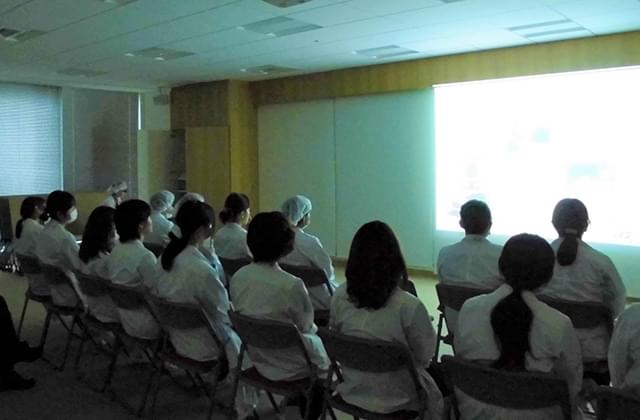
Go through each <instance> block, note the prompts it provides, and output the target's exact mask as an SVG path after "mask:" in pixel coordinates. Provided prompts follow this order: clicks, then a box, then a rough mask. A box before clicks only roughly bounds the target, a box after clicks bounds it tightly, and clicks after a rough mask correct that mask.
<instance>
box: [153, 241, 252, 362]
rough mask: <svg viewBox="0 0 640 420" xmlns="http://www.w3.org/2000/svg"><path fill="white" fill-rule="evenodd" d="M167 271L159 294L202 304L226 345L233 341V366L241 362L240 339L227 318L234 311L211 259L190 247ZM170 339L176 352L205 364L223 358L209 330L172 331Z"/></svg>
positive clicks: (159, 283) (168, 298)
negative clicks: (238, 361)
mask: <svg viewBox="0 0 640 420" xmlns="http://www.w3.org/2000/svg"><path fill="white" fill-rule="evenodd" d="M163 272H164V274H163V275H162V276H161V277H160V279H159V281H158V284H157V286H156V291H155V294H156V295H157V296H159V297H161V298H163V299H166V300H169V301H172V302H180V303H197V304H199V305H200V306H201V307H202V308H203V309H204V311H205V313H206V315H207V317H208V318H209V320H210V322H211V324H212V325H213V327H214V329H215V331H216V334H217V336H218V337H219V339H220V340H221V341H222V343H223V344H226V343H227V342H228V341H229V340H231V341H232V342H231V343H230V345H229V346H226V348H227V354H228V356H229V361H230V364H231V365H232V366H235V365H236V363H232V362H233V361H234V360H236V359H237V354H238V352H239V349H240V340H239V338H238V337H237V335H236V334H235V332H234V331H233V329H232V327H231V322H230V321H229V316H228V315H227V312H228V311H229V308H230V304H229V297H228V295H227V290H226V289H225V288H224V285H223V284H222V282H221V281H220V278H219V277H218V274H217V272H216V271H215V270H214V269H213V267H212V266H211V264H210V262H209V260H208V259H207V258H206V257H205V256H204V255H203V254H202V253H201V252H200V251H199V250H198V249H197V248H196V247H194V246H191V245H189V246H187V247H186V248H185V249H184V250H183V251H182V252H181V253H180V254H178V256H177V257H176V258H175V260H174V262H173V267H172V268H171V270H170V271H168V272H166V271H163ZM170 338H171V343H172V344H173V346H174V347H175V349H176V351H177V352H178V353H179V354H182V355H183V356H187V357H190V358H192V359H196V360H202V361H204V360H214V359H216V358H217V357H218V356H219V353H220V351H219V349H218V347H217V346H216V344H215V341H213V338H212V337H211V334H210V333H209V332H208V331H207V329H205V328H201V329H196V330H188V331H186V330H175V331H170Z"/></svg>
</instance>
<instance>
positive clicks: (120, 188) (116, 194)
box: [102, 181, 129, 209]
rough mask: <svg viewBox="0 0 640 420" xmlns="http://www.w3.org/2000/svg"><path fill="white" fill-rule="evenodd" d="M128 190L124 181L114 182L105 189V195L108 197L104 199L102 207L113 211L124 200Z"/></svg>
mask: <svg viewBox="0 0 640 420" xmlns="http://www.w3.org/2000/svg"><path fill="white" fill-rule="evenodd" d="M128 190H129V186H128V185H127V183H126V182H125V181H118V182H114V183H113V184H111V185H109V188H107V194H109V195H108V196H107V198H105V199H104V201H103V202H102V205H103V206H107V207H111V208H113V209H115V208H116V207H118V206H119V205H120V203H122V201H123V200H124V199H125V197H126V196H127V192H128Z"/></svg>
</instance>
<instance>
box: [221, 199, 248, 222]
mask: <svg viewBox="0 0 640 420" xmlns="http://www.w3.org/2000/svg"><path fill="white" fill-rule="evenodd" d="M248 208H249V197H247V195H246V194H242V193H231V194H229V195H228V196H227V198H226V199H225V200H224V208H223V209H222V211H220V214H219V216H220V221H221V222H222V223H228V222H231V221H235V220H236V219H237V218H238V216H240V214H241V213H242V212H243V211H245V210H247V209H248Z"/></svg>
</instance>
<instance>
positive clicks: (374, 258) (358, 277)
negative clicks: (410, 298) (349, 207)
mask: <svg viewBox="0 0 640 420" xmlns="http://www.w3.org/2000/svg"><path fill="white" fill-rule="evenodd" d="M345 275H346V277H347V294H348V295H349V300H350V301H351V302H352V303H353V304H354V305H356V306H357V307H358V308H369V309H374V310H375V309H380V308H382V307H383V306H384V305H386V303H387V301H388V300H389V297H390V296H391V294H392V293H393V291H394V290H395V288H396V287H397V286H398V285H399V284H401V283H403V282H404V281H406V279H407V266H406V264H405V261H404V257H403V256H402V251H401V250H400V244H399V243H398V239H397V238H396V236H395V235H394V233H393V231H392V230H391V228H390V227H389V225H387V224H386V223H383V222H380V221H374V222H369V223H366V224H364V225H363V226H362V227H360V229H358V232H356V235H355V236H354V238H353V241H352V242H351V249H350V250H349V259H348V260H347V267H346V270H345Z"/></svg>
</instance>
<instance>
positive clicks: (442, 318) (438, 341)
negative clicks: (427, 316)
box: [434, 313, 444, 361]
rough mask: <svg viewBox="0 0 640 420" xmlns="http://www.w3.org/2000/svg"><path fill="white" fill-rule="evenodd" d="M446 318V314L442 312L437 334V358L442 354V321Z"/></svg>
mask: <svg viewBox="0 0 640 420" xmlns="http://www.w3.org/2000/svg"><path fill="white" fill-rule="evenodd" d="M443 320H444V315H443V314H442V313H440V317H439V318H438V333H437V334H436V354H435V356H434V358H435V360H436V361H437V360H438V356H439V354H440V342H441V341H442V339H443V337H442V323H443Z"/></svg>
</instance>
